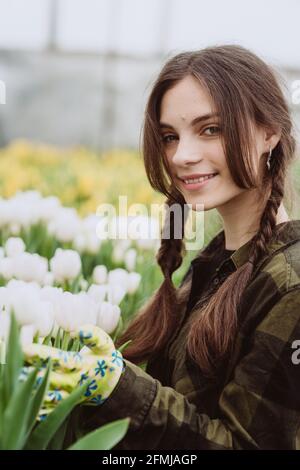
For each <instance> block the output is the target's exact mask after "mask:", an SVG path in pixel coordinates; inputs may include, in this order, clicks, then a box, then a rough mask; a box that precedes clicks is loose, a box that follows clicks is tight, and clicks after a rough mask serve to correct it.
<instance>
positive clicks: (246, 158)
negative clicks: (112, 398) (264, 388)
mask: <svg viewBox="0 0 300 470" xmlns="http://www.w3.org/2000/svg"><path fill="white" fill-rule="evenodd" d="M188 75H190V76H193V77H194V78H196V79H197V80H198V81H199V82H200V83H201V85H202V86H204V87H205V88H206V90H207V91H208V93H209V95H210V97H211V98H212V101H213V103H214V104H215V106H216V109H217V111H218V112H219V113H220V120H221V125H222V139H223V140H222V142H223V147H224V152H225V157H226V161H227V165H228V168H229V171H230V173H231V176H232V179H233V181H234V182H235V183H236V185H238V186H239V187H240V188H246V189H249V190H250V189H252V188H258V190H259V191H260V194H261V199H260V200H261V218H260V226H259V230H258V231H257V233H256V234H255V236H254V237H253V239H252V243H251V250H250V255H249V259H248V261H247V262H245V263H244V264H243V265H242V266H241V267H239V268H238V269H237V270H235V271H234V272H233V273H232V274H230V275H229V276H228V277H227V278H226V280H225V281H224V282H223V283H222V284H221V286H220V287H219V288H218V290H217V291H216V292H215V293H214V294H213V295H212V296H211V297H210V298H209V301H208V302H206V303H205V304H204V305H202V306H201V307H199V308H198V310H199V311H196V314H195V315H194V320H193V323H192V324H191V327H190V329H189V334H188V337H187V344H186V347H187V351H188V353H189V355H190V357H191V358H193V359H194V361H195V362H196V363H197V364H198V365H199V366H200V368H201V369H202V371H203V372H204V373H206V374H210V373H212V372H213V371H214V368H215V366H216V364H217V363H218V361H219V360H220V359H222V358H223V357H225V356H226V355H227V354H228V353H230V351H231V348H232V346H233V342H234V338H235V336H236V332H237V328H238V315H237V310H238V306H239V304H240V301H241V297H242V295H243V291H244V289H245V288H246V286H247V284H248V283H249V281H250V279H251V276H252V273H253V269H254V267H255V265H256V264H257V262H258V260H259V259H260V257H261V256H262V255H263V254H264V253H265V252H266V249H267V244H268V242H269V241H270V240H271V238H272V236H273V234H274V227H275V226H276V214H277V211H278V207H279V206H280V203H281V201H282V200H283V197H284V194H285V189H286V182H287V176H289V175H288V172H287V170H288V168H289V165H290V163H291V161H292V160H293V157H294V154H295V145H296V143H295V139H294V137H293V136H292V122H291V117H290V111H289V107H288V104H287V102H286V100H285V97H284V94H283V91H282V90H281V88H280V86H279V83H278V77H277V75H276V72H275V71H274V70H273V69H272V68H271V67H270V66H268V65H267V64H266V63H265V62H264V61H262V60H261V59H260V58H259V57H257V56H256V55H255V54H254V53H252V52H251V51H249V50H248V49H245V48H243V47H241V46H237V45H224V46H216V47H207V48H205V49H202V50H199V51H192V52H183V53H180V54H177V55H175V56H174V57H172V58H170V59H169V60H168V61H167V62H166V64H165V65H164V67H163V68H162V70H161V72H160V74H159V76H158V77H157V79H156V81H155V83H154V85H153V88H152V91H151V93H150V96H149V99H148V102H147V105H146V110H145V119H144V126H143V135H142V137H143V140H142V145H143V148H142V153H143V158H144V164H145V169H146V173H147V176H148V179H149V181H150V184H151V186H152V187H153V188H154V189H155V190H158V191H160V192H161V193H163V194H164V195H166V196H167V200H166V204H167V205H168V206H170V207H172V204H173V203H179V204H180V205H181V206H182V207H183V205H184V203H185V201H184V198H183V196H182V195H181V194H180V193H179V192H178V191H177V189H176V188H175V187H174V185H172V180H171V177H170V175H169V172H168V166H167V162H166V158H165V155H164V149H163V146H162V142H161V134H160V129H159V118H160V105H161V100H162V97H163V95H164V93H165V92H166V91H167V90H169V89H170V88H172V87H173V86H174V85H176V84H177V83H178V82H179V81H180V80H182V79H183V78H185V77H186V76H188ZM251 122H252V123H253V122H255V123H256V124H257V125H259V126H263V127H264V128H267V129H272V130H276V131H277V130H279V131H280V132H281V138H280V140H279V142H278V144H277V145H276V147H275V148H274V149H273V152H272V160H271V169H270V171H267V167H266V171H265V174H264V175H263V177H262V181H258V176H257V174H256V173H255V171H254V168H253V164H251V150H252V148H253V147H252V144H253V140H252V137H253V134H252V132H251V131H252V127H251ZM266 157H267V155H266ZM167 223H168V224H170V225H171V230H170V231H171V234H172V228H174V227H173V225H174V220H173V219H172V218H169V219H168V220H167V221H166V224H167ZM182 238H184V233H182ZM205 253H206V250H205V249H204V250H203V252H202V254H203V255H205ZM184 254H185V247H184V242H183V240H182V239H176V238H172V237H171V238H170V239H168V238H165V239H163V238H162V239H161V245H160V248H159V250H158V253H157V255H156V259H157V262H158V264H159V266H160V268H161V270H162V272H163V275H164V280H163V282H162V284H161V286H160V288H159V289H158V290H157V291H156V292H155V293H154V294H153V296H152V297H151V298H150V299H149V300H148V302H147V303H146V304H145V305H144V306H143V307H142V309H141V310H140V311H139V312H138V314H137V315H136V316H135V318H134V319H133V320H132V321H131V323H130V324H129V326H128V328H127V329H126V331H125V332H124V333H123V334H122V336H121V337H120V338H119V339H118V342H117V343H116V345H117V346H119V345H121V344H122V343H124V342H125V341H128V340H129V339H130V340H132V343H131V344H130V345H129V346H128V348H127V349H125V350H124V357H125V358H127V359H128V360H131V361H132V362H135V363H137V364H138V363H142V362H144V361H146V360H148V359H149V357H150V356H151V355H153V354H155V353H159V351H161V350H162V349H163V347H164V346H165V345H166V344H167V342H168V341H169V340H170V338H171V336H172V335H173V333H174V331H175V330H176V327H177V325H178V322H179V318H178V312H179V310H180V308H181V306H182V302H183V301H186V298H187V295H188V290H189V288H190V283H188V284H186V283H183V285H182V287H180V288H178V289H176V288H175V286H174V285H173V283H172V274H173V272H174V271H175V270H176V269H177V268H178V267H179V266H180V265H181V263H182V257H183V255H184Z"/></svg>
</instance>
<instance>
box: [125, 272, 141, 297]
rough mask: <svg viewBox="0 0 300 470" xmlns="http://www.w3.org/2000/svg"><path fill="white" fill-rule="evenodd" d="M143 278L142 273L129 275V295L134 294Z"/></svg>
mask: <svg viewBox="0 0 300 470" xmlns="http://www.w3.org/2000/svg"><path fill="white" fill-rule="evenodd" d="M141 279H142V276H141V275H140V273H135V272H133V273H129V274H128V284H127V292H128V294H134V293H135V292H136V291H137V289H138V287H139V285H140V282H141Z"/></svg>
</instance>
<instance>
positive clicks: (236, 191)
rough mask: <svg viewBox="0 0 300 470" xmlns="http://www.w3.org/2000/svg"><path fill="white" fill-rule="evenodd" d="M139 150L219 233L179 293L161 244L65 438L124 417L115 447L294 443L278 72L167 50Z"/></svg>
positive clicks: (230, 55) (292, 331) (170, 252)
mask: <svg viewBox="0 0 300 470" xmlns="http://www.w3.org/2000/svg"><path fill="white" fill-rule="evenodd" d="M143 155H144V161H145V168H146V172H147V175H148V178H149V181H150V183H151V185H152V186H153V188H155V189H156V190H159V191H160V192H162V193H163V194H165V195H166V196H167V204H168V205H169V206H170V207H172V204H173V203H179V204H180V205H181V206H182V207H183V206H184V204H186V203H187V204H191V205H192V208H193V209H194V210H196V209H197V204H202V205H203V210H205V211H208V210H210V209H214V208H216V209H217V211H218V212H219V214H220V216H221V218H222V221H223V230H222V231H221V232H220V233H218V234H217V235H216V236H215V237H214V238H213V240H212V241H211V242H210V243H209V244H208V246H206V247H205V248H204V249H203V250H201V251H200V253H199V255H198V256H197V257H196V258H195V259H194V260H193V261H192V263H191V266H190V269H189V270H188V272H187V273H186V275H185V277H184V279H183V281H182V283H181V285H180V287H179V288H178V289H175V287H174V285H173V283H172V273H173V272H174V271H175V270H176V269H177V268H178V267H179V266H180V265H181V262H182V255H183V252H184V247H183V241H182V240H178V239H176V238H175V237H171V239H168V238H165V239H162V240H161V246H160V249H159V252H158V254H157V262H158V264H159V266H160V267H161V269H162V272H163V274H164V281H163V283H162V285H161V286H160V288H159V289H158V290H157V292H155V294H154V295H153V297H152V298H151V299H150V300H149V301H148V302H147V304H146V305H145V306H144V307H143V308H142V310H141V311H140V312H139V314H138V315H137V316H136V317H135V319H134V320H133V321H132V323H131V324H130V325H129V326H128V328H127V331H125V332H124V334H123V335H122V337H121V338H119V340H118V343H117V344H116V348H117V347H119V346H120V345H121V344H123V343H124V342H125V341H127V340H129V339H131V340H132V343H131V344H130V345H129V346H128V348H127V349H125V350H124V356H123V363H124V367H123V370H122V373H120V370H119V372H118V379H117V380H116V381H115V382H114V383H113V385H112V387H111V391H110V392H109V396H108V398H106V399H105V400H104V402H103V401H102V402H101V404H100V405H99V406H98V407H91V406H79V407H77V409H76V410H75V412H74V413H73V416H72V419H71V421H70V424H69V431H68V436H67V439H66V445H68V444H70V442H72V441H73V440H74V439H75V436H76V430H78V429H79V428H80V433H82V432H84V433H85V432H88V431H90V430H92V429H95V428H97V427H99V426H101V425H103V424H105V423H107V422H110V421H113V420H115V419H119V418H123V417H129V418H130V427H129V431H128V433H127V435H126V436H125V437H124V439H123V440H122V441H121V442H120V444H118V445H117V447H116V449H300V427H299V423H300V394H299V390H300V364H299V362H300V359H299V360H298V353H297V348H299V349H300V220H290V218H289V215H288V213H287V211H286V208H285V207H284V205H283V198H284V197H285V196H286V190H287V189H288V188H287V176H288V171H289V169H290V165H291V162H292V161H293V158H294V156H295V138H294V136H293V130H292V124H291V118H290V113H289V109H288V105H287V103H286V101H285V98H284V96H283V93H282V91H281V89H280V87H279V85H278V81H277V78H276V76H275V73H274V72H273V70H272V69H271V68H270V67H269V66H268V65H266V64H265V63H264V62H263V61H262V60H261V59H260V58H258V57H257V56H256V55H255V54H253V53H252V52H250V51H249V50H247V49H245V48H243V47H239V46H235V45H225V46H218V47H208V48H206V49H203V50H200V51H193V52H184V53H181V54H178V55H176V56H175V57H172V58H171V59H169V60H168V61H167V63H166V64H165V65H164V67H163V69H162V70H161V72H160V74H159V76H158V78H157V80H156V82H155V83H154V86H153V89H152V91H151V94H150V97H149V100H148V103H147V107H146V112H145V123H144V129H143ZM168 222H169V223H170V224H171V228H174V225H175V223H176V222H175V221H174V218H170V219H169V221H168ZM171 234H172V230H171ZM183 235H184V234H182V236H183ZM92 334H93V335H95V336H97V332H95V330H94V332H92V333H91V335H90V336H91V337H92ZM90 341H92V340H90ZM299 358H300V354H299ZM29 360H30V358H29ZM145 361H147V368H146V371H144V370H142V369H141V368H140V367H139V364H141V363H143V362H145ZM298 364H299V365H298ZM95 377H96V374H95ZM96 381H98V383H100V380H99V379H98V378H97V377H96ZM99 390H101V388H98V392H99Z"/></svg>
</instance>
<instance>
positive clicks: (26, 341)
mask: <svg viewBox="0 0 300 470" xmlns="http://www.w3.org/2000/svg"><path fill="white" fill-rule="evenodd" d="M33 337H34V326H33V325H23V326H22V327H21V330H20V343H21V346H22V348H25V347H26V346H28V345H30V344H32V343H33Z"/></svg>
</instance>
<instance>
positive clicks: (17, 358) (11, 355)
mask: <svg viewBox="0 0 300 470" xmlns="http://www.w3.org/2000/svg"><path fill="white" fill-rule="evenodd" d="M6 358H7V364H6V365H5V366H4V377H3V381H4V390H3V394H4V396H3V397H2V398H3V400H4V408H5V407H6V405H7V404H8V401H9V400H10V397H11V395H12V393H13V391H14V390H15V387H16V385H17V381H18V377H19V374H20V370H21V368H22V366H23V361H24V358H23V353H22V349H21V345H20V342H19V327H18V324H17V321H16V318H15V315H14V313H13V312H12V314H11V321H10V329H9V337H8V344H7V350H6Z"/></svg>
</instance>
